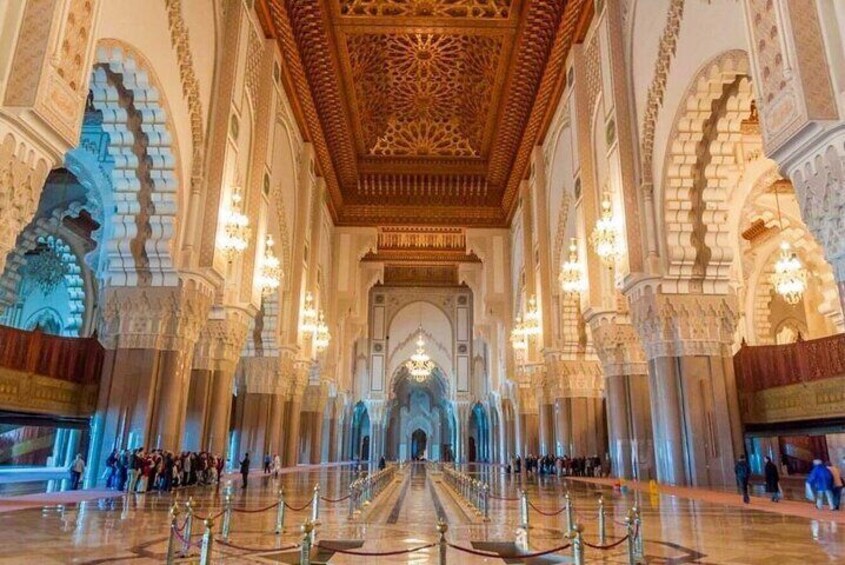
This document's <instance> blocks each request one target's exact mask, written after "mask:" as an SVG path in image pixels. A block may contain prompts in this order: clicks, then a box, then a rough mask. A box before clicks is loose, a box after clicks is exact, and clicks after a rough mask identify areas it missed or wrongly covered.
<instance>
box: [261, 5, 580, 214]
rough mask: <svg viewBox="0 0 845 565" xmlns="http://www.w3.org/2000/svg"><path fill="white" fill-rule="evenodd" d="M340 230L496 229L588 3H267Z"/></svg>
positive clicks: (266, 15)
mask: <svg viewBox="0 0 845 565" xmlns="http://www.w3.org/2000/svg"><path fill="white" fill-rule="evenodd" d="M259 13H260V14H262V20H263V25H264V27H265V32H266V33H267V34H268V35H269V36H271V37H274V38H275V39H276V40H277V41H278V43H279V46H280V48H281V50H282V53H283V59H284V72H283V74H284V77H285V83H286V86H287V89H288V92H289V94H290V95H291V97H292V99H293V100H292V102H293V106H294V109H295V113H296V114H297V119H298V120H299V125H300V127H301V128H302V131H303V132H304V134H305V136H306V139H307V140H308V141H311V142H312V143H313V144H314V148H315V152H316V155H317V159H318V162H319V167H320V172H321V173H322V175H323V177H324V178H325V179H326V184H327V188H328V192H329V202H330V207H331V211H332V214H333V216H334V219H335V221H336V222H337V224H338V225H367V226H400V225H405V226H452V227H476V226H478V227H482V226H483V227H502V226H506V225H507V224H508V222H509V220H510V216H511V213H512V211H513V207H514V204H515V200H516V192H517V189H518V186H519V182H520V181H521V180H522V179H523V178H524V177H525V175H526V174H527V169H528V164H529V161H530V157H531V152H532V150H533V148H534V146H535V145H536V143H537V142H538V140H539V139H540V138H541V137H542V135H544V133H545V130H546V128H547V127H548V123H549V121H550V119H551V117H552V113H553V112H554V109H555V108H554V107H555V105H556V103H557V100H558V97H559V95H560V92H561V91H562V89H563V82H564V69H563V64H564V60H565V57H566V54H567V52H568V51H569V49H570V47H571V45H572V43H573V42H575V41H578V40H579V37H580V36H582V35H583V32H584V30H585V29H586V26H587V24H588V22H589V18H590V17H591V16H592V0H568V1H567V0H261V3H260V5H259Z"/></svg>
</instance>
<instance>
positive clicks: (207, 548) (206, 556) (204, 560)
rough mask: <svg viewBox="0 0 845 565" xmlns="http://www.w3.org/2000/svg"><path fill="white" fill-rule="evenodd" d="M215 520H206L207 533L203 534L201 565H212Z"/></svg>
mask: <svg viewBox="0 0 845 565" xmlns="http://www.w3.org/2000/svg"><path fill="white" fill-rule="evenodd" d="M213 529H214V520H212V519H211V518H206V519H205V532H204V533H203V534H202V549H201V550H200V565H211V550H212V546H213V545H214V532H213V531H212V530H213Z"/></svg>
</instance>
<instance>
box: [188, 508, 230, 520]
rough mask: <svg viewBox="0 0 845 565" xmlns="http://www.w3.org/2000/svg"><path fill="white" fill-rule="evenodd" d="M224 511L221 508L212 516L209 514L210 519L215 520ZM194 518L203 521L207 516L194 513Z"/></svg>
mask: <svg viewBox="0 0 845 565" xmlns="http://www.w3.org/2000/svg"><path fill="white" fill-rule="evenodd" d="M225 513H226V511H225V510H221V511H220V512H218V513H217V514H215V515H214V516H211V520H212V521H214V520H217V518H219V517H220V516H222V515H223V514H225ZM194 518H195V519H197V520H199V521H200V522H205V521H206V520H208V516H200V515H199V514H194Z"/></svg>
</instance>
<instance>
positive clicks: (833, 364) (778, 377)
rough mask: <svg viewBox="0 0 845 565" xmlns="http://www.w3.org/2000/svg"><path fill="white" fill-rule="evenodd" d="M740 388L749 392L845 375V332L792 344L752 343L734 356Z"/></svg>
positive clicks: (743, 346) (744, 346)
mask: <svg viewBox="0 0 845 565" xmlns="http://www.w3.org/2000/svg"><path fill="white" fill-rule="evenodd" d="M734 372H735V373H736V382H737V387H738V388H739V390H740V391H742V392H746V393H753V392H758V391H761V390H765V389H769V388H775V387H780V386H787V385H794V384H800V383H808V382H812V381H819V380H822V379H829V378H833V377H843V376H845V334H837V335H834V336H830V337H824V338H821V339H813V340H809V341H798V342H795V343H790V344H788V345H758V346H748V345H745V344H744V343H743V345H742V347H741V348H740V350H739V351H738V352H737V353H736V355H734Z"/></svg>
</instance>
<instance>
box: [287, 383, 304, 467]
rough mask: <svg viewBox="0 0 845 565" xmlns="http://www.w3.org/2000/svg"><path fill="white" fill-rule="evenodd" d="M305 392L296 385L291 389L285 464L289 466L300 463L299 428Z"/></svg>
mask: <svg viewBox="0 0 845 565" xmlns="http://www.w3.org/2000/svg"><path fill="white" fill-rule="evenodd" d="M304 392H305V391H304V390H303V389H302V388H300V387H298V386H297V387H295V388H294V390H292V391H291V395H290V402H289V403H288V408H287V415H288V425H287V439H286V441H285V443H286V446H285V448H286V449H285V465H286V466H288V467H295V466H296V465H297V464H298V463H299V445H300V438H299V430H300V420H301V413H302V395H303V394H304Z"/></svg>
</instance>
